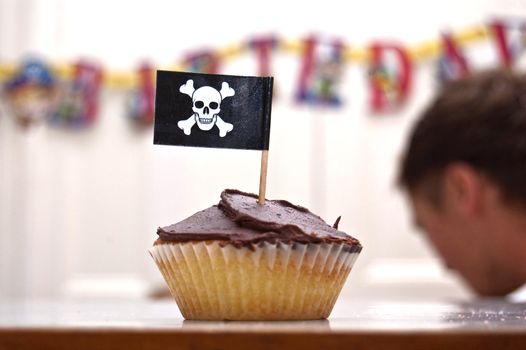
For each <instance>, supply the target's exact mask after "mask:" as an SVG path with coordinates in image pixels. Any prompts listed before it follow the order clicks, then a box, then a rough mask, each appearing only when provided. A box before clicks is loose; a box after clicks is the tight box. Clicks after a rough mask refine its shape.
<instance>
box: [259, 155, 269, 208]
mask: <svg viewBox="0 0 526 350" xmlns="http://www.w3.org/2000/svg"><path fill="white" fill-rule="evenodd" d="M267 166H268V150H263V151H262V152H261V173H260V175H259V199H258V203H259V205H264V204H265V192H266V191H267Z"/></svg>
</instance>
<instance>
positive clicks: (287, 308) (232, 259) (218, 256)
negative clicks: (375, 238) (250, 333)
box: [150, 241, 359, 320]
mask: <svg viewBox="0 0 526 350" xmlns="http://www.w3.org/2000/svg"><path fill="white" fill-rule="evenodd" d="M344 247H345V246H344V245H343V244H337V243H319V244H314V243H311V244H298V243H292V244H285V243H275V244H272V243H266V242H265V243H260V244H257V245H254V246H252V247H241V248H236V247H234V246H232V245H229V244H228V243H226V244H225V243H222V242H218V241H203V242H186V243H170V242H166V243H161V244H157V245H155V246H153V247H152V248H151V249H150V254H151V256H152V257H153V259H154V260H155V262H156V264H157V266H158V267H159V269H160V271H161V273H162V275H163V277H164V279H165V280H166V282H167V284H168V288H169V289H170V292H171V294H172V295H173V297H174V298H175V301H176V302H177V305H178V306H179V309H180V310H181V313H182V315H183V316H184V318H186V319H189V320H298V319H301V320H306V319H322V318H327V317H328V316H329V314H330V312H331V310H332V308H333V306H334V304H335V302H336V299H337V298H338V295H339V293H340V291H341V288H342V287H343V284H344V283H345V280H346V278H347V276H348V274H349V272H350V271H351V268H352V266H353V264H354V262H355V260H356V258H357V257H358V255H359V252H350V251H348V250H344Z"/></svg>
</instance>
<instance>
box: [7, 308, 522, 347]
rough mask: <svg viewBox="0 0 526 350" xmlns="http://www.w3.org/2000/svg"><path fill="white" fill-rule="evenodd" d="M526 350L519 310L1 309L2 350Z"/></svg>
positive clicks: (520, 309) (520, 311) (520, 310)
mask: <svg viewBox="0 0 526 350" xmlns="http://www.w3.org/2000/svg"><path fill="white" fill-rule="evenodd" d="M474 345H476V346H477V347H476V348H477V349H490V348H499V349H500V348H506V349H511V348H517V349H526V303H509V302H506V301H504V300H496V299H494V300H478V301H473V302H469V303H466V302H462V303H456V302H453V301H442V302H438V301H413V302H410V301H382V300H344V299H342V300H339V301H338V302H337V304H336V306H335V308H334V310H333V312H332V314H331V316H330V317H329V319H327V320H316V321H290V322H283V321H280V322H259V321H258V322H235V321H228V322H212V321H186V320H184V319H183V318H182V317H181V314H180V313H179V310H178V309H177V306H176V304H175V302H173V301H98V300H97V301H94V300H92V301H64V300H61V301H40V302H39V301H26V302H21V301H12V302H7V301H0V350H4V349H6V350H7V349H32V348H39V349H72V348H73V349H75V350H81V349H88V348H89V349H95V348H97V349H98V348H112V349H128V350H129V349H144V348H147V349H164V350H166V349H167V348H170V349H172V348H176V349H216V350H217V349H246V348H250V349H251V350H256V349H268V348H280V349H281V348H283V349H302V350H305V349H321V348H322V349H324V350H326V349H337V348H342V347H343V346H345V347H349V348H351V347H352V346H355V348H359V349H402V348H403V349H413V348H414V349H421V348H426V350H429V349H446V348H447V349H461V348H462V349H463V350H465V349H466V346H468V348H473V346H474Z"/></svg>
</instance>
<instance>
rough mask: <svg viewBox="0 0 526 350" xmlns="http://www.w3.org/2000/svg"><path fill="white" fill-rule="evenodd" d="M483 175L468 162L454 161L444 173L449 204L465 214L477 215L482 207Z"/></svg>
mask: <svg viewBox="0 0 526 350" xmlns="http://www.w3.org/2000/svg"><path fill="white" fill-rule="evenodd" d="M482 186H483V179H482V175H481V174H480V173H479V172H477V171H476V170H475V169H474V168H473V167H472V166H470V165H468V164H466V163H460V162H458V163H453V164H451V165H449V166H448V167H447V168H446V170H445V173H444V196H445V200H446V203H447V204H448V206H449V207H450V208H452V209H454V210H457V211H458V212H459V213H461V214H464V215H469V216H472V215H477V214H478V213H479V212H480V209H481V208H482V204H483V203H482V200H483V193H482V190H483V188H482Z"/></svg>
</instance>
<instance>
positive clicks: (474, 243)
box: [411, 194, 495, 294]
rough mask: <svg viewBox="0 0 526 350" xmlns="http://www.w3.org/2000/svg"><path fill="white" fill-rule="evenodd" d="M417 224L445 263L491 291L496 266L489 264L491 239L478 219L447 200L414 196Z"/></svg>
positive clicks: (484, 291)
mask: <svg viewBox="0 0 526 350" xmlns="http://www.w3.org/2000/svg"><path fill="white" fill-rule="evenodd" d="M411 204H412V209H413V213H414V218H415V222H416V225H417V226H418V227H419V228H420V229H422V230H423V231H424V232H425V234H426V237H427V238H428V239H429V241H430V242H431V244H432V246H433V247H434V249H435V250H436V251H437V252H438V253H439V255H440V257H441V258H442V260H443V262H444V264H445V265H446V266H447V267H448V268H450V269H453V270H455V271H457V272H458V273H460V274H461V275H462V277H463V278H464V279H465V280H466V281H467V282H468V283H469V284H470V285H471V286H472V287H473V288H474V289H475V290H476V291H477V292H479V293H481V294H488V292H487V291H488V289H490V288H491V284H492V280H493V276H494V274H495V271H494V269H495V266H492V264H491V263H490V257H489V254H488V253H489V252H488V248H489V247H488V241H487V240H486V239H485V235H484V232H482V230H483V225H481V224H480V222H478V221H477V220H478V219H477V218H474V217H469V216H467V215H465V214H464V213H463V212H462V211H461V210H458V208H457V207H456V206H455V205H453V204H452V203H450V201H449V200H447V199H446V200H444V201H443V203H442V204H441V205H440V206H436V205H435V204H433V203H431V202H430V201H429V200H428V199H427V198H425V197H424V196H421V195H418V194H413V195H411Z"/></svg>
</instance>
